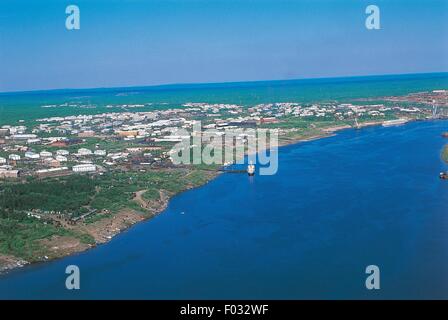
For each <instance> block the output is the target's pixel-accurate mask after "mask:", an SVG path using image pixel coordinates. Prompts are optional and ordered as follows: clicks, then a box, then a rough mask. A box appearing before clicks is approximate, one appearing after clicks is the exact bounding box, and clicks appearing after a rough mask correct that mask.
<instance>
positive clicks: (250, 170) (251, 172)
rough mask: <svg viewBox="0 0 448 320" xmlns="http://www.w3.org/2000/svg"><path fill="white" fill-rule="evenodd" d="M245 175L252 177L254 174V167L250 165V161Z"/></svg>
mask: <svg viewBox="0 0 448 320" xmlns="http://www.w3.org/2000/svg"><path fill="white" fill-rule="evenodd" d="M247 174H248V175H250V176H253V175H254V174H255V165H254V164H253V163H252V161H251V162H250V163H249V165H248V166H247Z"/></svg>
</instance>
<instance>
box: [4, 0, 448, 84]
mask: <svg viewBox="0 0 448 320" xmlns="http://www.w3.org/2000/svg"><path fill="white" fill-rule="evenodd" d="M69 4H76V5H78V6H79V8H80V11H81V29H80V30H76V31H68V30H66V28H65V18H66V14H65V8H66V6H67V5H69ZM369 4H375V5H377V6H379V8H380V9H381V30H367V29H366V28H365V26H364V22H365V19H366V16H367V15H366V14H365V13H364V11H365V8H366V6H367V5H369ZM442 71H448V1H446V0H422V1H414V0H382V1H381V0H370V1H364V0H147V1H143V0H132V1H124V0H123V1H117V0H102V1H100V0H88V1H82V0H70V1H57V0H47V1H22V0H1V1H0V92H4V91H22V90H37V89H59V88H92V87H115V86H134V85H154V84H168V83H192V82H226V81H246V80H272V79H297V78H310V77H334V76H352V75H372V74H395V73H420V72H442Z"/></svg>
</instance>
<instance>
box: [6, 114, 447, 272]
mask: <svg viewBox="0 0 448 320" xmlns="http://www.w3.org/2000/svg"><path fill="white" fill-rule="evenodd" d="M431 120H434V119H424V120H419V119H410V120H409V121H408V122H407V123H405V124H404V125H407V124H409V123H412V122H417V121H424V122H426V121H431ZM441 120H446V119H441ZM382 124H383V121H372V122H365V123H360V124H359V126H358V127H357V128H355V127H353V126H350V125H339V126H331V127H328V128H323V129H322V133H321V134H314V135H311V136H308V137H301V138H292V139H286V140H282V141H281V142H279V143H278V146H277V148H280V147H285V146H290V145H294V144H299V143H303V142H310V141H314V140H319V139H324V138H329V137H333V136H336V135H337V133H338V132H339V131H342V130H346V129H353V130H358V129H363V128H366V127H371V126H379V125H382ZM245 156H246V155H245ZM210 172H213V173H210V176H208V177H207V180H206V181H205V183H203V184H200V185H197V186H191V187H187V188H186V189H185V190H182V191H180V192H178V193H175V194H167V195H165V196H164V197H161V199H160V201H159V200H157V201H154V202H156V205H157V207H156V208H152V206H150V207H151V210H148V209H147V208H144V205H143V203H142V202H141V201H145V200H142V198H141V195H142V194H143V193H144V192H145V190H141V191H139V192H137V194H136V196H135V197H134V199H133V200H135V201H136V202H137V203H138V204H140V206H141V208H142V209H143V210H144V211H145V212H144V214H140V213H138V212H137V211H135V210H134V209H129V208H123V209H121V210H120V211H119V212H117V213H116V214H114V215H113V216H112V217H108V218H104V219H101V220H99V221H97V222H96V223H99V224H103V225H104V224H106V226H102V228H101V227H100V226H94V225H93V224H92V226H91V228H92V229H95V228H99V232H98V234H97V235H98V237H94V239H95V244H93V245H86V244H81V243H80V242H79V243H77V244H75V245H73V246H72V247H69V248H66V249H67V250H66V251H64V252H62V253H57V254H56V255H55V256H54V257H51V258H47V259H43V260H41V261H33V262H29V261H25V260H23V259H20V258H17V257H14V256H10V255H3V254H0V279H1V277H2V276H4V275H6V274H8V273H9V272H10V271H13V270H16V269H19V268H22V267H25V266H27V265H34V264H38V263H45V262H50V261H54V260H58V259H63V258H65V257H68V256H72V255H75V254H78V253H83V252H86V251H88V250H91V249H94V248H96V247H98V246H100V245H104V244H107V243H109V242H110V241H111V240H112V239H113V238H115V236H117V235H119V234H122V233H123V232H124V231H127V230H129V229H130V228H131V227H132V226H134V225H135V224H137V223H140V222H144V221H149V220H151V219H152V218H154V217H156V216H158V215H159V214H161V213H162V212H163V211H165V209H166V208H167V207H168V205H169V202H170V201H171V199H172V198H173V197H175V196H176V195H179V194H181V193H184V192H186V191H189V190H193V189H196V188H200V187H203V186H205V185H207V184H208V183H209V182H211V181H212V180H214V179H215V178H217V177H219V176H220V175H221V174H222V172H219V171H216V172H215V171H210ZM161 191H162V190H161ZM145 202H146V204H147V205H149V204H154V203H153V202H151V201H145ZM137 216H138V218H137ZM114 223H115V225H114ZM83 227H84V228H87V229H88V228H89V225H86V226H83ZM108 227H113V228H112V232H110V229H109V228H108ZM53 240H58V238H55V239H53ZM58 249H59V247H58Z"/></svg>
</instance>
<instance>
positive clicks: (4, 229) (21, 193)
mask: <svg viewBox="0 0 448 320" xmlns="http://www.w3.org/2000/svg"><path fill="white" fill-rule="evenodd" d="M211 174H212V173H210V172H209V171H204V170H198V169H191V168H190V169H188V168H176V169H163V170H157V171H148V172H119V171H118V172H109V173H106V174H104V175H98V176H88V175H74V176H69V177H63V178H49V179H45V180H39V179H32V178H30V179H29V180H28V181H26V182H7V183H6V182H5V183H2V184H0V253H1V254H7V255H13V256H15V257H19V258H22V259H25V260H27V261H38V260H42V257H43V256H45V255H48V252H47V250H48V249H47V248H46V247H45V246H44V245H43V244H42V243H41V241H42V240H44V239H49V238H51V237H53V236H67V237H72V238H76V239H78V240H80V242H81V243H84V244H93V243H94V239H93V238H92V236H90V235H89V234H87V233H84V231H80V230H78V231H74V230H72V229H66V228H64V227H62V226H56V225H53V224H52V223H51V222H50V220H49V219H48V216H46V215H47V214H48V212H50V211H54V212H61V213H64V214H67V215H68V216H69V217H73V216H77V215H80V214H82V213H86V212H88V211H89V209H98V211H101V210H109V211H110V212H111V213H112V214H113V213H115V212H117V211H119V210H120V209H124V208H128V209H133V210H135V211H137V212H139V211H142V209H141V207H140V205H139V204H138V203H137V202H136V201H134V200H133V199H134V194H135V192H137V191H141V190H147V191H146V192H145V193H144V194H143V197H144V198H145V199H147V200H159V199H160V193H159V190H163V191H164V192H167V193H168V194H176V193H178V192H181V191H183V190H186V189H188V188H191V187H194V186H198V185H201V184H204V183H205V182H206V181H208V179H209V178H210V176H211ZM33 210H34V211H35V210H38V213H39V215H40V216H41V219H37V218H35V217H29V216H28V215H27V213H29V212H30V211H33ZM108 216H109V215H107V214H101V213H99V214H94V215H91V216H89V217H88V218H87V219H86V221H85V222H86V223H93V222H96V221H98V220H101V219H103V218H105V217H108ZM75 230H77V229H75Z"/></svg>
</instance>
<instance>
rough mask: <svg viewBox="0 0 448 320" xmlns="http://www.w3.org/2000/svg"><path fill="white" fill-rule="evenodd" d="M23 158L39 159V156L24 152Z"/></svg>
mask: <svg viewBox="0 0 448 320" xmlns="http://www.w3.org/2000/svg"><path fill="white" fill-rule="evenodd" d="M25 158H28V159H39V158H40V155H39V154H37V153H34V152H31V151H27V152H25Z"/></svg>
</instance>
